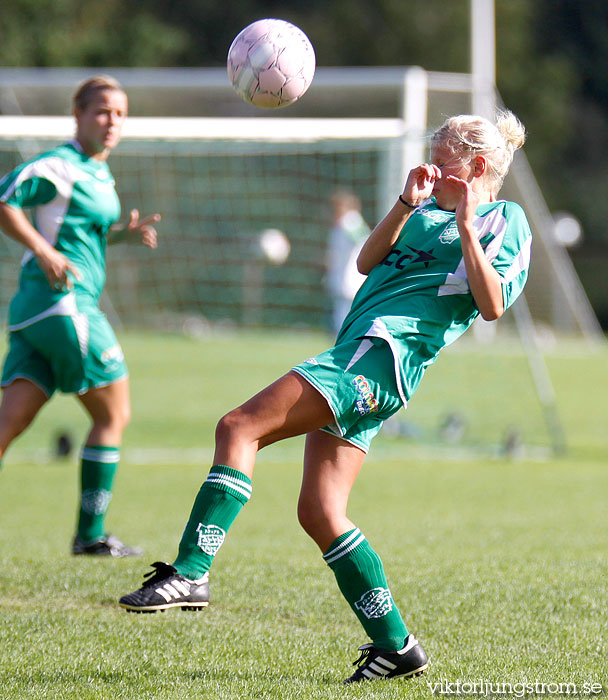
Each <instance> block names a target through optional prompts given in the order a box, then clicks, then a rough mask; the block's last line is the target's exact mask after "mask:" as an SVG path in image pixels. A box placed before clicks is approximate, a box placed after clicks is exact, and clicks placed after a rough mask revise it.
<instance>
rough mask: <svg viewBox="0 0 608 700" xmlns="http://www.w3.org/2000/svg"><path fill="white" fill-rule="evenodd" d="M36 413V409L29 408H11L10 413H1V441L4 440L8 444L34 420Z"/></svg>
mask: <svg viewBox="0 0 608 700" xmlns="http://www.w3.org/2000/svg"><path fill="white" fill-rule="evenodd" d="M36 413H37V411H30V410H22V411H15V410H11V412H10V413H3V414H2V415H1V416H0V433H2V436H3V437H4V440H3V441H2V442H6V445H8V444H9V443H10V442H12V441H13V440H14V439H15V438H16V437H18V436H19V435H21V433H23V432H24V431H25V430H26V429H27V428H28V427H29V425H30V424H31V422H32V421H33V420H34V418H35V416H36Z"/></svg>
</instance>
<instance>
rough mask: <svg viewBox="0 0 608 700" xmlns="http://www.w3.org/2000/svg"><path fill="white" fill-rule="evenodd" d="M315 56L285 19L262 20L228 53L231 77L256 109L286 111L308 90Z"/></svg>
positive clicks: (242, 34)
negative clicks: (287, 107)
mask: <svg viewBox="0 0 608 700" xmlns="http://www.w3.org/2000/svg"><path fill="white" fill-rule="evenodd" d="M314 74H315V52H314V49H313V48H312V44H311V43H310V41H309V40H308V37H307V36H306V34H304V32H303V31H302V30H301V29H299V28H298V27H296V26H295V25H294V24H290V23H289V22H285V20H282V19H260V20H258V21H257V22H253V23H252V24H250V25H248V26H247V27H245V29H243V30H242V31H241V32H240V33H239V34H237V36H236V37H235V39H234V41H233V42H232V44H231V46H230V49H229V50H228V77H229V78H230V82H231V83H232V85H233V87H234V89H235V90H236V91H237V93H238V94H239V95H240V96H241V97H242V98H243V99H244V100H245V102H249V103H250V104H252V105H255V106H256V107H264V108H276V107H286V106H287V105H290V104H293V103H294V102H295V101H296V100H298V99H300V97H302V95H303V94H304V93H305V92H306V90H308V88H309V87H310V84H311V82H312V79H313V76H314Z"/></svg>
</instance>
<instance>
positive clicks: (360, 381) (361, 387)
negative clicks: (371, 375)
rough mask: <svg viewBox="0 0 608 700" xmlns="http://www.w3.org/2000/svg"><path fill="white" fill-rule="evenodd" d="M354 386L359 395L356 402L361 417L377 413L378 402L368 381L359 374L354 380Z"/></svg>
mask: <svg viewBox="0 0 608 700" xmlns="http://www.w3.org/2000/svg"><path fill="white" fill-rule="evenodd" d="M353 384H354V385H355V389H356V390H357V394H359V398H358V399H357V400H356V402H355V406H356V408H357V411H358V412H359V415H361V416H365V415H367V414H368V413H374V412H376V411H377V410H378V401H377V400H376V397H375V396H374V392H373V391H372V390H371V387H370V385H369V382H368V381H367V379H366V378H365V377H364V376H363V375H362V374H359V375H357V376H356V377H355V378H354V379H353Z"/></svg>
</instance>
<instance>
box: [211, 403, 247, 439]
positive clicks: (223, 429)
mask: <svg viewBox="0 0 608 700" xmlns="http://www.w3.org/2000/svg"><path fill="white" fill-rule="evenodd" d="M245 427H246V422H245V421H244V420H243V417H242V415H241V412H240V411H239V409H238V408H237V409H235V410H234V411H230V413H227V414H226V415H225V416H223V417H222V418H220V420H219V421H218V424H217V426H216V428H215V440H216V442H217V443H222V444H229V443H232V442H234V441H235V440H237V439H238V438H239V436H241V435H242V433H243V430H244V428H245Z"/></svg>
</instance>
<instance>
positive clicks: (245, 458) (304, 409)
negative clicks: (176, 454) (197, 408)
mask: <svg viewBox="0 0 608 700" xmlns="http://www.w3.org/2000/svg"><path fill="white" fill-rule="evenodd" d="M333 420H334V418H333V414H332V412H331V410H330V408H329V406H328V404H327V401H326V400H325V399H324V398H323V396H322V395H321V394H320V393H319V392H318V391H317V390H316V389H315V388H314V387H312V386H311V385H310V384H309V383H308V382H307V381H306V380H305V379H304V378H303V377H301V376H300V375H299V374H297V373H296V372H289V373H288V374H286V375H284V376H283V377H281V378H280V379H278V380H277V381H276V382H274V383H273V384H271V385H270V386H268V387H266V389H263V390H262V391H261V392H260V393H259V394H256V395H255V396H254V397H253V398H251V399H249V401H247V402H246V403H244V404H243V405H242V406H239V408H236V409H234V410H233V411H230V413H228V414H227V415H225V416H224V417H223V418H222V419H221V420H220V422H219V423H218V426H217V429H216V433H215V445H216V447H215V455H214V458H213V463H214V464H224V465H226V466H229V467H232V468H233V469H238V470H239V471H242V472H243V473H244V474H247V476H248V477H249V478H251V476H252V474H253V469H254V465H255V456H256V453H257V451H258V450H260V449H262V447H266V446H267V445H271V444H272V443H274V442H277V441H278V440H283V439H285V438H288V437H293V436H294V435H302V434H304V433H309V432H311V431H312V430H316V429H317V428H321V427H323V426H325V425H328V424H329V423H332V422H333Z"/></svg>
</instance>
